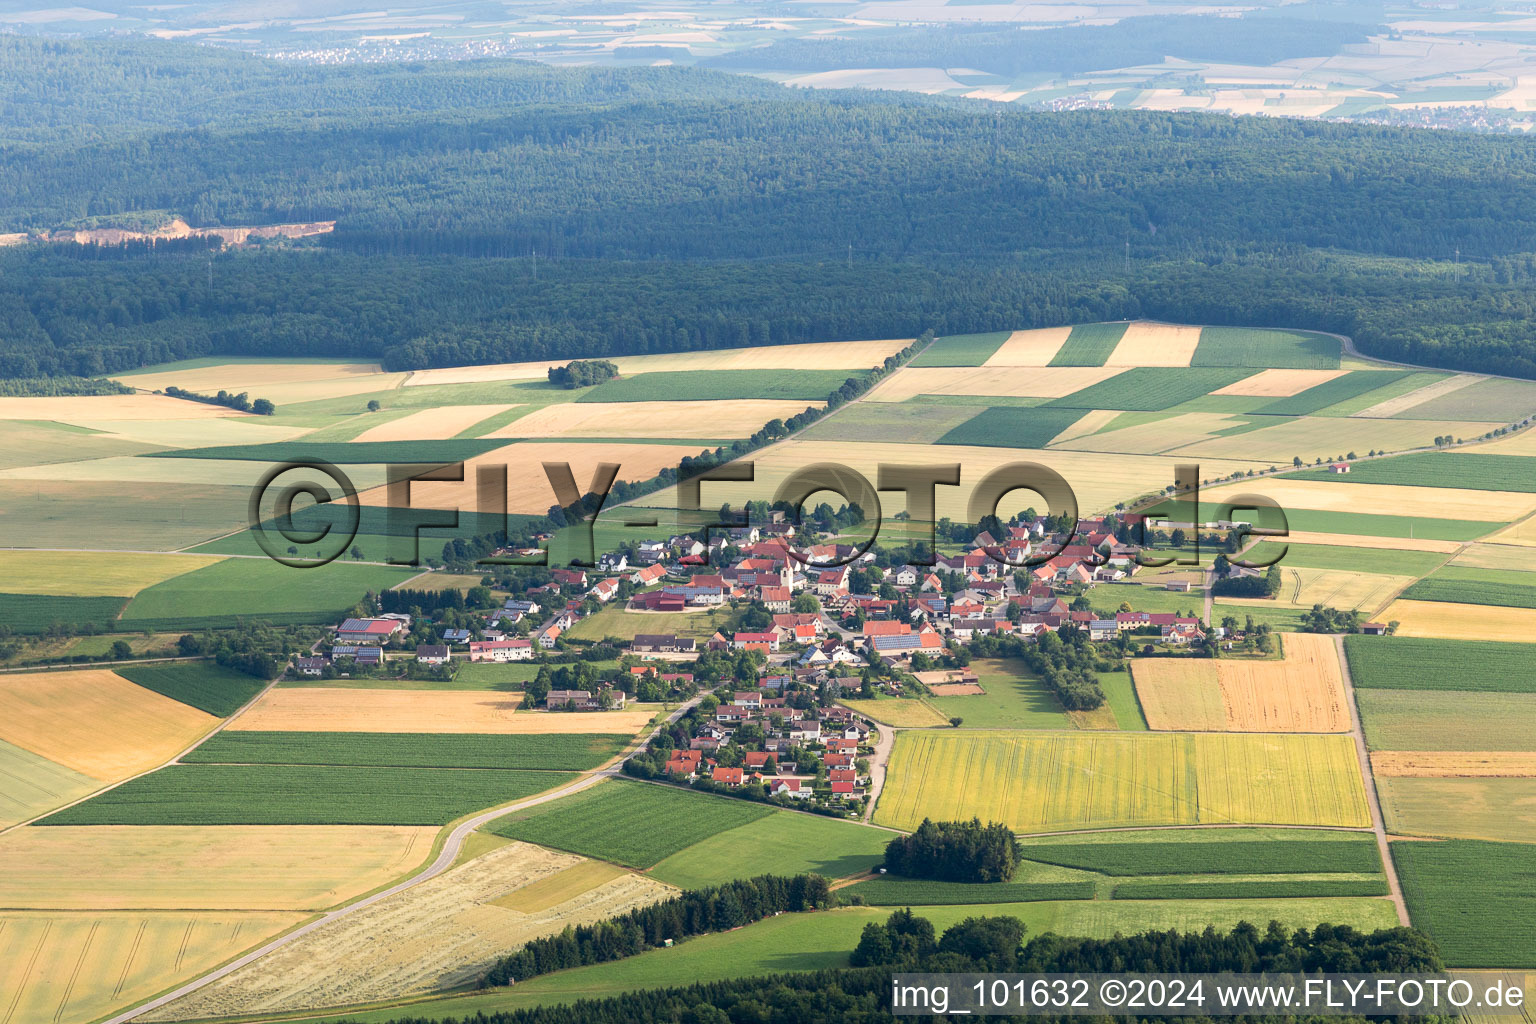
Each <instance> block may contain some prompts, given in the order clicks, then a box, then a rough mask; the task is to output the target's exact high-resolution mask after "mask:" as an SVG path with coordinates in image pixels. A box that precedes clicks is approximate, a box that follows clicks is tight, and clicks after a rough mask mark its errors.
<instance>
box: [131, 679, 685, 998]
mask: <svg viewBox="0 0 1536 1024" xmlns="http://www.w3.org/2000/svg"><path fill="white" fill-rule="evenodd" d="M701 699H702V697H694V698H693V699H692V700H689V701H686V702H685V703H683V704H681V705H680V706H679V707H678V708H677V710H676V711H674V712H672V714H670V715H668V716H667V719H666V720H667V721H668V722H675V721H676V720H677V719H679V718H681V717H682V716H683V715H684V714H686V713H687V711H688V709H689V708H691V707H693V706H694V705H695V704H697V703H698V702H699V701H700V700H701ZM649 735H650V734H649V733H647V734H645V735H644V736H640V737H636V738H635V740H634V742H633V743H631V744H630V745H629V746H628V747H625V748H624V751H623V752H622V753H620V754H619V755H618V756H616V757H615V758H613V759H612V760H611V761H609V762H608V764H607V765H605V766H604V767H602V768H599V769H597V770H595V771H592V772H588V773H586V774H585V775H584V776H583V777H582V778H580V779H578V780H576V781H575V782H572V783H570V784H569V785H566V786H562V787H560V788H559V789H552V790H549V791H548V792H545V793H541V794H539V795H538V796H532V797H529V798H528V799H526V800H519V801H517V802H516V803H511V804H507V805H506V806H504V807H497V808H493V809H492V810H489V811H482V812H481V813H479V814H477V815H475V816H474V817H473V818H467V819H465V820H464V821H461V822H459V824H457V825H456V826H454V828H453V831H451V832H449V833H448V838H447V839H445V840H444V841H443V848H442V850H441V851H439V853H438V855H437V857H436V859H434V860H433V861H432V863H431V864H429V865H427V866H426V867H425V868H423V869H422V870H421V871H419V872H417V873H416V874H414V875H412V876H411V877H410V878H407V879H405V880H403V881H401V882H397V883H395V884H394V885H392V886H390V887H389V888H388V889H382V890H380V891H379V892H376V893H374V894H373V895H371V896H366V897H364V898H363V899H360V900H358V901H357V902H356V903H349V904H347V905H346V906H344V907H339V908H337V909H336V910H332V911H329V912H328V913H325V914H322V915H321V916H320V917H317V918H316V919H315V920H313V921H310V922H309V923H308V924H305V925H302V926H300V927H298V928H295V929H294V930H293V931H291V932H287V933H286V934H283V935H279V936H278V937H277V938H275V939H273V940H272V941H271V942H268V943H266V944H265V945H263V946H260V947H258V948H256V949H253V950H251V951H250V952H249V953H246V954H245V955H244V956H242V957H239V958H238V959H236V960H232V961H230V962H229V963H227V964H225V965H224V966H222V967H217V968H215V969H213V970H211V971H209V972H208V973H207V974H204V975H201V976H199V977H197V978H194V979H193V980H191V981H189V982H187V983H186V984H185V985H182V986H180V987H179V988H176V989H173V990H171V991H170V992H167V993H165V994H164V995H162V996H157V997H156V998H154V999H151V1000H149V1001H148V1002H144V1003H140V1004H139V1005H138V1006H135V1007H133V1008H131V1009H128V1010H124V1011H123V1012H122V1013H119V1014H117V1015H116V1016H113V1017H108V1018H107V1019H106V1020H104V1021H102V1022H101V1024H124V1022H125V1021H130V1020H133V1019H134V1018H135V1017H138V1016H141V1015H142V1014H145V1013H148V1012H149V1011H150V1010H156V1009H159V1008H160V1007H162V1006H165V1005H166V1004H168V1003H171V1002H174V1001H175V1000H177V999H180V998H181V997H182V996H186V995H191V994H192V993H193V992H196V991H197V990H198V989H200V988H203V987H204V986H206V985H211V984H213V983H214V982H215V981H218V980H219V979H220V978H223V977H227V976H228V975H230V974H233V973H234V972H235V971H238V970H239V969H240V968H242V967H245V966H246V965H247V964H250V963H252V962H254V961H256V960H260V959H261V958H262V957H264V956H266V955H267V954H268V953H273V952H276V951H277V950H279V949H282V948H283V947H284V946H286V945H288V944H289V943H290V942H293V941H294V940H296V939H299V938H301V937H303V936H305V935H308V934H309V933H310V932H312V931H314V930H315V929H317V928H321V927H324V926H325V925H327V924H329V923H331V922H332V921H335V920H337V919H339V918H343V917H346V916H348V915H349V914H355V913H357V912H358V911H359V910H362V909H363V908H365V907H371V906H373V905H374V904H375V903H378V902H379V901H381V900H386V899H388V898H389V897H391V896H394V895H396V894H398V893H402V892H405V891H406V890H407V889H412V888H414V887H416V886H418V885H420V884H421V883H423V882H426V881H428V880H430V879H433V878H436V877H437V876H438V875H441V874H442V873H443V872H445V871H447V870H448V869H449V868H451V867H453V865H454V862H455V861H456V860H458V858H459V852H460V851H461V850H462V849H463V847H464V841H465V840H466V839H468V838H469V835H470V833H471V832H473V831H475V830H476V829H477V828H479V827H480V826H482V825H485V824H487V823H489V822H492V821H495V820H496V819H497V818H501V817H504V816H506V815H508V814H511V813H513V812H514V811H521V810H525V809H526V808H529V807H536V806H538V805H539V804H543V803H548V802H549V801H551V800H559V799H560V798H561V797H566V796H570V795H571V794H572V793H578V792H580V791H581V790H583V789H587V788H588V787H590V786H594V785H596V784H597V783H599V782H601V781H602V780H603V779H607V778H612V777H614V776H616V775H619V774H620V766H621V765H622V764H623V763H624V761H625V760H627V759H628V758H629V757H630V756H631V755H632V754H634V753H635V752H636V751H638V750H639V749H640V748H641V747H642V746H644V745H645V743H646V740H647V739H648V738H649Z"/></svg>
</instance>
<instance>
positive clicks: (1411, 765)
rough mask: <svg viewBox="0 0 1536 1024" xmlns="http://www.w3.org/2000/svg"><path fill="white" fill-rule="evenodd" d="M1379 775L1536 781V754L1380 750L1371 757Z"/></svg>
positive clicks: (1519, 752)
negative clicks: (1534, 779)
mask: <svg viewBox="0 0 1536 1024" xmlns="http://www.w3.org/2000/svg"><path fill="white" fill-rule="evenodd" d="M1371 770H1372V771H1373V772H1374V773H1375V774H1377V775H1385V776H1391V777H1395V778H1410V779H1529V778H1536V753H1532V752H1531V751H1528V750H1490V751H1478V752H1471V751H1465V750H1378V751H1376V752H1375V753H1373V754H1371Z"/></svg>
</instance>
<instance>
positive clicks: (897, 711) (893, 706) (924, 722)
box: [842, 700, 949, 729]
mask: <svg viewBox="0 0 1536 1024" xmlns="http://www.w3.org/2000/svg"><path fill="white" fill-rule="evenodd" d="M842 703H843V704H845V705H847V706H848V707H850V708H852V709H853V710H855V711H857V712H858V713H859V714H861V715H864V716H865V717H867V718H872V719H874V720H875V721H877V722H882V723H884V724H885V725H893V726H895V727H896V728H898V729H930V728H934V727H937V726H941V725H945V726H947V725H948V724H949V719H948V718H946V717H944V716H943V715H941V714H939V713H938V712H937V711H935V710H934V709H933V708H931V707H929V706H928V704H926V703H924V702H923V701H920V700H845V701H843V702H842Z"/></svg>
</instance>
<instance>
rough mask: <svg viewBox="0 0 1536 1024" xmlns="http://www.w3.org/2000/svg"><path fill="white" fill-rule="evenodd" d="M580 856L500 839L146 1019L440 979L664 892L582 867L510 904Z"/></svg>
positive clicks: (365, 995)
mask: <svg viewBox="0 0 1536 1024" xmlns="http://www.w3.org/2000/svg"><path fill="white" fill-rule="evenodd" d="M582 866H583V862H582V861H581V860H580V858H577V857H573V856H571V855H569V854H562V853H556V852H554V851H551V850H541V849H539V848H538V847H536V846H528V845H525V844H523V843H508V844H507V845H505V846H502V847H500V848H498V849H495V850H492V851H490V852H489V853H485V854H483V855H481V856H480V857H477V858H475V859H474V860H472V861H469V862H467V863H465V864H461V865H459V866H458V867H456V868H454V869H453V870H451V871H449V872H447V873H445V874H443V875H441V876H439V877H437V878H433V879H431V880H429V881H427V882H423V883H422V884H421V885H419V886H416V887H414V888H412V889H410V890H408V891H406V892H402V893H398V894H396V895H395V896H392V897H390V898H389V899H386V900H382V901H380V902H378V903H376V904H374V905H373V906H370V907H368V908H367V909H365V910H362V911H359V912H358V913H356V914H352V915H350V916H348V917H345V918H342V919H340V920H337V921H334V922H331V923H329V924H326V925H325V926H323V927H321V928H318V929H316V930H315V931H313V932H311V933H309V934H308V935H306V936H304V937H303V938H301V939H299V940H297V941H296V942H293V943H290V944H289V945H287V946H285V947H283V948H282V949H280V950H278V951H276V952H275V953H272V954H271V955H269V956H266V957H263V958H262V959H260V960H258V961H256V962H255V963H253V964H251V965H250V966H248V967H246V968H244V969H242V970H239V971H236V972H235V973H233V974H231V975H229V976H228V977H226V978H222V979H220V980H219V981H217V982H215V983H213V984H212V985H210V986H208V987H207V988H205V989H203V990H201V991H199V992H197V993H194V994H192V995H190V996H188V997H186V998H184V999H182V1000H179V1001H178V1002H176V1003H173V1004H171V1005H170V1006H168V1007H166V1008H165V1009H164V1010H161V1011H159V1012H158V1013H157V1014H154V1015H152V1017H151V1019H184V1018H187V1017H210V1016H228V1015H234V1014H248V1013H257V1012H273V1011H281V1010H305V1009H318V1008H321V1007H327V1006H335V1005H339V1004H351V1003H365V1002H377V1001H380V1000H385V999H390V998H395V997H399V996H405V995H411V994H416V993H423V992H429V991H433V990H435V989H440V988H451V987H454V986H456V985H463V984H465V983H468V982H471V981H473V980H474V979H475V978H476V977H477V976H478V975H480V974H481V973H483V972H484V971H485V970H486V969H487V968H489V967H490V965H491V964H492V963H494V962H495V961H496V960H497V959H498V958H500V957H502V956H505V955H506V954H507V953H508V952H509V951H511V950H513V949H516V948H518V947H519V946H520V945H522V944H523V943H524V942H527V941H528V940H529V939H533V938H536V937H539V936H542V935H552V934H556V933H559V932H561V931H563V930H564V929H566V928H567V927H572V926H575V925H580V924H587V923H591V922H594V921H600V920H605V919H607V918H610V917H616V916H619V915H621V914H623V913H625V912H626V911H629V910H632V909H634V908H636V907H640V906H645V905H647V904H650V903H655V902H657V901H658V900H661V899H664V898H666V897H667V896H669V895H671V894H672V892H673V890H671V889H669V888H668V887H667V886H665V885H662V884H661V883H660V882H657V881H655V880H653V879H650V878H647V877H646V876H644V875H637V874H634V873H631V872H620V873H618V874H616V875H610V876H609V877H606V878H605V877H602V876H601V875H587V876H585V877H584V878H575V879H570V880H569V881H572V882H580V881H588V882H591V883H592V884H590V885H586V886H585V888H579V887H578V886H577V885H572V886H571V888H572V889H574V890H576V891H573V892H571V894H570V895H569V896H568V898H566V899H564V900H561V901H559V902H557V903H553V904H546V905H542V906H541V905H538V904H540V903H544V901H543V900H536V901H535V902H533V903H531V904H526V903H525V904H524V905H523V907H524V908H523V909H521V910H519V909H515V908H516V907H517V905H518V903H517V900H518V895H519V893H520V892H523V891H524V889H525V888H526V887H529V886H536V885H539V884H540V883H549V882H558V881H559V880H560V879H561V876H562V875H563V874H565V873H567V872H571V871H576V870H579V869H580V868H581V867H582ZM546 894H547V893H546ZM534 895H535V896H537V895H538V894H534Z"/></svg>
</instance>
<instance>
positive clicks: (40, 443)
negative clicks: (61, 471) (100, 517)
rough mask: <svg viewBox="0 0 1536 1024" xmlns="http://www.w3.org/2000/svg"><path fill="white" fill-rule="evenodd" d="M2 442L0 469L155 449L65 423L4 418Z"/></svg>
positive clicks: (139, 453)
mask: <svg viewBox="0 0 1536 1024" xmlns="http://www.w3.org/2000/svg"><path fill="white" fill-rule="evenodd" d="M5 442H6V443H5V448H4V450H3V451H0V470H9V469H19V468H21V467H23V466H44V465H49V464H51V463H55V462H80V461H83V460H85V459H106V458H113V457H115V456H120V455H141V454H143V453H145V452H152V451H155V450H156V449H157V446H155V445H150V444H143V443H141V442H138V441H131V440H129V439H127V438H123V437H113V436H112V435H110V434H103V433H97V432H95V431H91V430H86V429H85V428H83V427H77V426H73V425H71V424H68V423H53V422H47V421H43V422H34V421H31V420H6V421H5Z"/></svg>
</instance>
